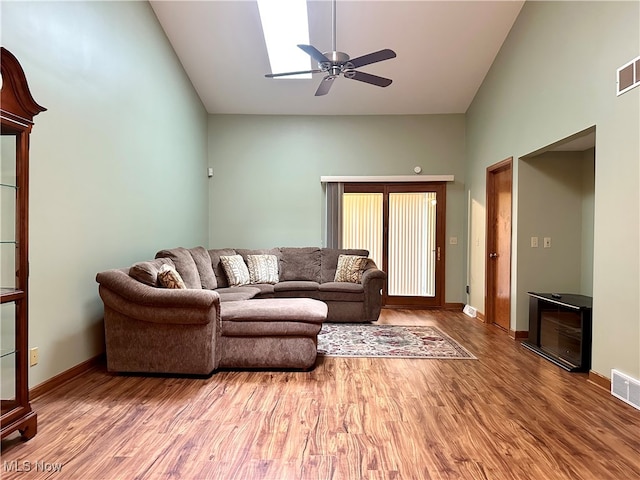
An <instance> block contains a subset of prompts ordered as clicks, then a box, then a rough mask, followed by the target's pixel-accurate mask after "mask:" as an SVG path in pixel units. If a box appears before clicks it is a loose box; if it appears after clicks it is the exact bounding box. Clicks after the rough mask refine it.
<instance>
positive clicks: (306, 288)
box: [273, 280, 320, 292]
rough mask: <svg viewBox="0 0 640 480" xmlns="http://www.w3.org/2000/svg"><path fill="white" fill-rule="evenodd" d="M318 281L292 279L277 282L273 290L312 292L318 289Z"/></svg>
mask: <svg viewBox="0 0 640 480" xmlns="http://www.w3.org/2000/svg"><path fill="white" fill-rule="evenodd" d="M319 286H320V284H319V283H318V282H308V281H304V280H293V281H290V282H279V283H276V284H275V285H274V286H273V291H274V292H313V291H316V290H318V287H319Z"/></svg>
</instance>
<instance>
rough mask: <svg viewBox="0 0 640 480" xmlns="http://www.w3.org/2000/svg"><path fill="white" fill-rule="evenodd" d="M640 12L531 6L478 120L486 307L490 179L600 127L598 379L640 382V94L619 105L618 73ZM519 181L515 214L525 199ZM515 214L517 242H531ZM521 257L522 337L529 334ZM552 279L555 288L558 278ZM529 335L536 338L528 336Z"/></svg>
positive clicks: (479, 100)
mask: <svg viewBox="0 0 640 480" xmlns="http://www.w3.org/2000/svg"><path fill="white" fill-rule="evenodd" d="M639 24H640V3H638V2H563V1H559V2H526V3H525V5H524V7H523V9H522V11H521V13H520V15H519V16H518V18H517V20H516V22H515V24H514V26H513V28H512V30H511V32H510V34H509V36H508V37H507V40H506V42H505V43H504V45H503V47H502V49H501V51H500V52H499V54H498V56H497V57H496V60H495V61H494V64H493V66H492V67H491V69H490V71H489V73H488V74H487V77H486V78H485V81H484V83H483V85H482V86H481V88H480V90H479V91H478V94H477V95H476V97H475V99H474V101H473V103H472V105H471V107H470V109H469V110H468V112H467V168H466V178H467V179H468V182H467V187H468V189H469V192H470V196H471V211H470V212H469V216H470V224H471V226H470V231H471V234H470V236H471V238H472V247H471V249H470V260H469V261H470V268H471V295H472V296H471V300H470V302H471V304H472V305H474V306H476V307H479V309H480V310H481V311H482V310H483V309H484V298H483V295H484V287H485V285H484V266H485V265H484V264H485V258H484V257H485V242H484V238H485V235H484V234H485V231H486V219H485V205H486V201H485V170H486V167H487V166H489V165H491V164H494V163H496V162H498V161H500V160H502V159H504V158H507V157H510V156H513V157H514V159H515V162H514V179H520V178H521V177H520V175H519V168H522V165H523V161H521V160H518V159H519V157H522V156H523V155H525V154H527V153H529V152H533V151H536V150H538V149H540V148H542V147H544V146H546V145H549V144H552V143H554V142H556V141H558V140H561V139H563V138H566V137H568V136H570V135H572V134H574V133H577V132H581V131H583V130H585V129H586V128H589V127H592V126H594V125H595V126H596V159H595V164H596V172H595V193H594V207H593V209H594V214H593V217H594V225H593V230H594V239H593V251H594V254H593V302H594V309H593V317H594V319H593V349H592V352H593V361H592V370H593V371H595V372H597V373H599V374H601V375H604V376H606V377H609V376H610V370H611V368H618V369H620V370H622V371H624V372H626V373H628V374H630V375H632V376H634V377H636V378H639V377H640V308H639V307H640V296H639V295H638V292H639V291H640V257H639V249H638V245H639V243H640V238H639V227H638V218H639V217H640V208H639V207H640V198H639V195H638V191H639V188H638V187H639V174H640V169H639V162H638V158H640V142H639V138H638V131H639V130H640V89H635V90H632V91H630V92H628V93H626V94H624V95H621V96H620V97H616V94H615V90H616V83H615V76H616V69H617V68H618V67H619V66H621V65H623V64H624V63H626V62H628V61H629V60H631V59H633V58H635V57H636V56H637V55H638V53H639V52H638V46H639V45H640V26H639ZM522 187H523V186H522V185H521V184H520V185H519V184H518V181H515V182H514V204H515V205H518V201H519V189H520V188H522ZM520 210H521V209H519V208H516V209H514V211H515V215H514V221H513V244H514V245H519V244H520V243H521V242H522V241H526V240H523V239H521V236H522V235H525V233H524V232H525V231H526V230H525V227H526V226H525V225H522V222H521V219H520V218H518V215H520V214H521V212H520ZM532 262H533V260H530V259H529V260H527V259H521V258H519V257H518V255H517V252H516V255H515V256H514V260H513V265H514V270H515V275H512V300H513V301H512V309H511V313H512V324H511V328H517V329H523V327H528V319H527V318H523V317H524V313H523V312H524V311H525V309H524V308H522V307H521V305H520V304H521V302H522V301H523V298H524V297H523V292H526V288H527V286H525V285H520V284H519V283H518V279H519V278H520V275H519V273H518V272H520V271H526V270H528V269H532V268H535V265H534V264H533V263H532ZM550 281H551V280H550ZM524 329H526V328H524Z"/></svg>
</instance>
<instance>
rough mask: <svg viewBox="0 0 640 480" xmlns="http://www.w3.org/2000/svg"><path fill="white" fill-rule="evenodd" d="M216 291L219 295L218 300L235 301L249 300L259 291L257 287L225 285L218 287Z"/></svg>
mask: <svg viewBox="0 0 640 480" xmlns="http://www.w3.org/2000/svg"><path fill="white" fill-rule="evenodd" d="M216 292H217V293H218V295H219V296H220V302H235V301H240V300H250V299H252V298H254V297H255V296H256V295H258V294H259V293H260V289H259V288H254V287H249V286H246V287H226V288H218V289H216Z"/></svg>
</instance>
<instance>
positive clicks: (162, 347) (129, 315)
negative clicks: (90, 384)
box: [96, 247, 386, 375]
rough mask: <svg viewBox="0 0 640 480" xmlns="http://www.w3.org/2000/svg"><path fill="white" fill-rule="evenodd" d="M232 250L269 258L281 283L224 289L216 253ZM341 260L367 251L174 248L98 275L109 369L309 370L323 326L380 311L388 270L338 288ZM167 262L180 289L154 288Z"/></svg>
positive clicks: (367, 272) (372, 268)
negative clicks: (176, 275)
mask: <svg viewBox="0 0 640 480" xmlns="http://www.w3.org/2000/svg"><path fill="white" fill-rule="evenodd" d="M236 254H237V255H241V256H242V257H243V258H244V259H245V260H246V259H247V257H248V255H258V254H269V255H275V256H276V257H277V259H278V275H279V280H280V281H279V282H278V283H276V284H274V285H271V284H255V285H247V286H232V287H230V286H229V285H228V281H227V276H226V274H225V273H224V270H223V268H222V265H221V264H220V257H221V256H223V255H236ZM340 254H346V255H359V256H367V255H368V252H367V251H365V250H343V249H328V248H316V247H308V248H286V247H285V248H275V249H269V250H246V249H215V250H206V249H204V248H203V247H196V248H192V249H186V248H175V249H171V250H162V251H160V252H158V253H157V254H156V259H155V260H152V261H147V262H139V263H137V264H135V265H133V266H132V267H131V268H128V269H114V270H107V271H105V272H100V273H98V275H97V276H96V280H97V282H98V283H99V292H100V296H101V298H102V300H103V302H104V312H105V314H104V321H105V339H106V351H107V368H108V369H109V370H110V371H114V372H137V373H145V372H153V373H169V374H199V375H208V374H210V373H212V372H213V371H215V370H216V369H218V368H295V369H309V368H312V367H313V366H314V364H315V360H316V353H317V352H316V342H317V334H318V333H319V331H320V329H321V327H322V323H323V321H330V322H332V321H333V322H367V321H375V320H377V318H378V315H379V314H380V309H381V304H382V288H383V287H384V284H385V282H386V274H385V273H384V272H382V271H381V270H379V269H378V268H377V267H376V265H375V263H374V262H373V261H371V260H369V261H368V262H367V264H366V266H365V269H364V271H363V273H362V280H361V283H345V282H334V281H333V280H334V277H335V274H336V267H337V263H338V256H339V255H340ZM164 264H169V265H170V266H172V267H175V269H176V270H177V271H178V273H179V274H180V276H181V277H182V279H183V281H184V283H185V286H186V287H187V288H186V289H175V290H174V289H167V288H161V287H159V286H158V280H157V273H158V271H159V270H160V268H161V267H162V265H164Z"/></svg>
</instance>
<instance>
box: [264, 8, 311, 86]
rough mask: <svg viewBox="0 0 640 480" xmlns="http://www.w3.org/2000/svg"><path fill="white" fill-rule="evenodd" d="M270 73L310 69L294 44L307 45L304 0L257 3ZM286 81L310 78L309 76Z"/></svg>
mask: <svg viewBox="0 0 640 480" xmlns="http://www.w3.org/2000/svg"><path fill="white" fill-rule="evenodd" d="M257 2H258V10H259V12H260V19H261V21H262V31H263V33H264V40H265V42H266V44H267V53H268V54H269V63H270V64H271V73H281V72H297V71H301V70H309V69H311V63H310V60H309V55H307V54H306V53H304V52H303V51H302V50H300V49H299V48H298V47H297V45H298V44H304V45H308V44H309V21H308V17H307V2H306V0H257ZM286 78H311V74H310V73H308V74H303V75H291V76H288V77H286Z"/></svg>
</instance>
